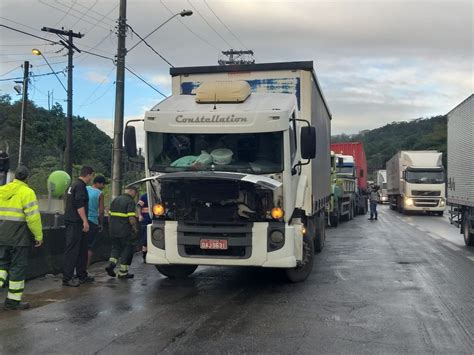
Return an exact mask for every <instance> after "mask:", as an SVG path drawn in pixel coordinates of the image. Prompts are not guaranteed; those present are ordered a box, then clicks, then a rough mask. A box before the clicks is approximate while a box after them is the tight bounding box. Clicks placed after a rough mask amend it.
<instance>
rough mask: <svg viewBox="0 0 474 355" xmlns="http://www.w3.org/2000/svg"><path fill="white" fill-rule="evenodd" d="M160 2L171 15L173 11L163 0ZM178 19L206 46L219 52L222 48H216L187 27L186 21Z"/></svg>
mask: <svg viewBox="0 0 474 355" xmlns="http://www.w3.org/2000/svg"><path fill="white" fill-rule="evenodd" d="M160 3H161V5H163V7H164V8H165V9H166V10H168V12H169V13H170V14H171V15H173V11H171V9H170V8H169V7H168V6H166V4H165V3H164V1H163V0H160ZM178 21H179V22H180V23H181V24H182V25H183V26H184V27H185V28H186V29H187V30H188V31H189V32H191V33H192V34H193V35H194V36H195V37H196V38H198V39H200V40H201V41H202V42H204V43H206V44H207V45H208V46H210V47H212V48H214V49H216V50H217V51H219V52H220V51H221V50H222V49H221V48H218V47H216V46H215V45H214V44H212V43H211V42H209V41H208V40H207V39H205V38H204V37H202V36H200V35H199V34H197V33H196V32H194V31H193V30H192V29H191V27H189V26H188V25H187V24H186V23H184V22H183V21H181V19H180V18H178Z"/></svg>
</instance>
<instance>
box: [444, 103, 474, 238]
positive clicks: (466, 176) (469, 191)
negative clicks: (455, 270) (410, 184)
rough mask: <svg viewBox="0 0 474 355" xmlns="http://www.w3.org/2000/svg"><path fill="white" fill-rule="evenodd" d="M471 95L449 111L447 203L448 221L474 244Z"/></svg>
mask: <svg viewBox="0 0 474 355" xmlns="http://www.w3.org/2000/svg"><path fill="white" fill-rule="evenodd" d="M473 154H474V95H471V96H469V97H468V98H467V99H466V100H464V101H463V102H462V103H460V104H459V105H458V106H456V107H455V108H454V109H452V110H451V111H450V112H449V113H448V199H447V201H448V205H449V206H450V207H451V209H450V221H451V223H452V224H454V225H456V226H457V227H459V228H460V231H461V233H462V234H463V235H464V242H465V243H466V245H467V246H474V160H473Z"/></svg>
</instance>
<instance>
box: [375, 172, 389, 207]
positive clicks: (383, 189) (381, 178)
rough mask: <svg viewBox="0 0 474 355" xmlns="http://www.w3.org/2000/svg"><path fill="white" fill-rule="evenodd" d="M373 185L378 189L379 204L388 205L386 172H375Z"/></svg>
mask: <svg viewBox="0 0 474 355" xmlns="http://www.w3.org/2000/svg"><path fill="white" fill-rule="evenodd" d="M375 184H376V185H377V186H378V187H379V195H380V200H379V203H382V204H384V203H388V194H387V170H377V171H376V172H375Z"/></svg>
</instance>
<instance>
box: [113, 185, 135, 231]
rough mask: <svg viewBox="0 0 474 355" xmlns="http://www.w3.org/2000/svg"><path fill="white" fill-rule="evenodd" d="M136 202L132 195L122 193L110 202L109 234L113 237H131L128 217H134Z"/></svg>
mask: <svg viewBox="0 0 474 355" xmlns="http://www.w3.org/2000/svg"><path fill="white" fill-rule="evenodd" d="M135 213H136V204H135V201H134V200H133V198H132V196H130V195H128V194H123V195H120V196H118V197H116V198H115V199H114V200H113V201H112V203H111V204H110V235H111V237H114V238H131V237H133V230H132V225H131V224H130V221H129V218H130V217H135V215H136V214H135Z"/></svg>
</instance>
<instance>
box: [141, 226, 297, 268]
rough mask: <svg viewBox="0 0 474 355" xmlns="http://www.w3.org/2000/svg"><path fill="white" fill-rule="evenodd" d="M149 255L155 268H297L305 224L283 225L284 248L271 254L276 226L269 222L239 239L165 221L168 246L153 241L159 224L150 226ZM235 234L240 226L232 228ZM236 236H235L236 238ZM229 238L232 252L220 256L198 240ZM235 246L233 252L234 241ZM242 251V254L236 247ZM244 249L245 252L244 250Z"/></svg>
mask: <svg viewBox="0 0 474 355" xmlns="http://www.w3.org/2000/svg"><path fill="white" fill-rule="evenodd" d="M147 228H148V229H147V240H148V248H147V250H148V252H147V256H146V262H147V263H148V264H155V265H168V264H190V265H228V266H261V267H275V268H292V267H295V266H296V264H297V261H298V260H301V259H302V240H303V234H302V225H301V224H296V225H287V224H286V223H285V224H282V226H281V228H282V230H283V231H284V242H283V244H282V246H281V247H280V248H278V249H276V250H273V251H271V249H272V247H271V246H270V245H269V233H270V232H271V230H272V228H273V227H272V226H271V225H270V224H269V223H267V222H257V223H253V224H251V225H250V228H249V230H248V232H247V233H246V235H245V236H242V237H240V238H239V237H238V236H236V235H235V234H237V233H221V230H222V227H215V226H214V227H213V226H208V227H207V228H208V229H207V231H206V228H203V227H202V226H197V227H195V230H193V227H188V226H187V227H185V228H183V226H182V225H178V222H176V221H166V222H162V223H161V226H160V228H162V229H163V231H164V244H160V243H156V240H153V236H152V235H153V234H152V233H153V231H154V230H155V229H156V228H157V225H156V223H154V224H150V225H148V227H147ZM231 228H233V229H234V230H235V231H238V230H239V227H238V226H236V227H231ZM232 235H234V237H233V236H232ZM201 238H202V239H228V240H229V250H228V252H227V251H216V252H215V253H216V254H219V255H212V253H208V252H204V251H202V250H200V247H199V244H198V243H196V240H197V241H199V239H201ZM231 239H232V240H233V244H234V245H235V247H234V248H233V250H232V251H231V248H230V240H231ZM157 245H158V247H157ZM239 247H240V248H241V250H240V251H239V250H238V249H236V248H239ZM242 248H243V249H242Z"/></svg>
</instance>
